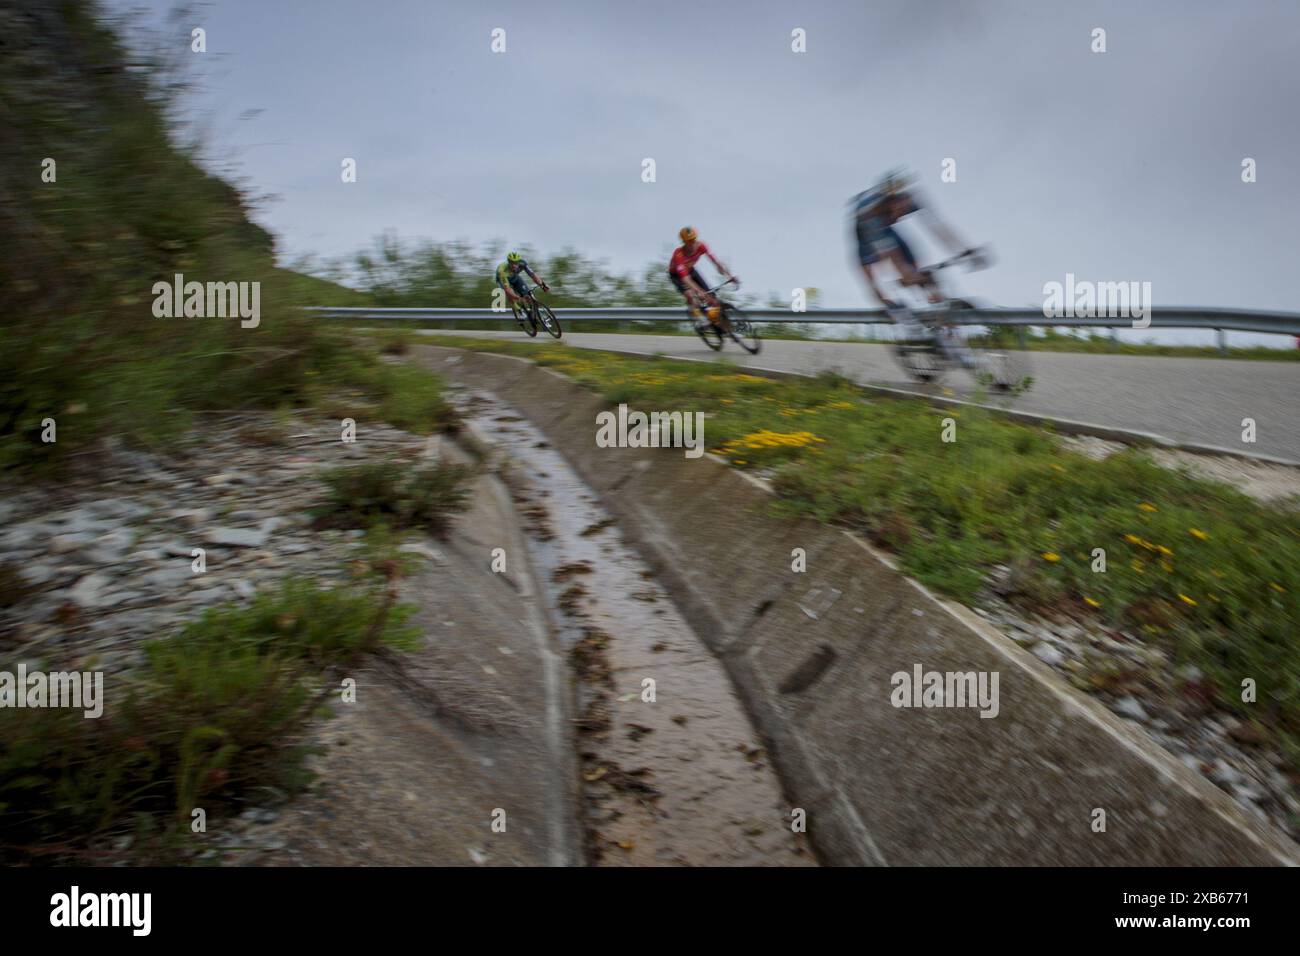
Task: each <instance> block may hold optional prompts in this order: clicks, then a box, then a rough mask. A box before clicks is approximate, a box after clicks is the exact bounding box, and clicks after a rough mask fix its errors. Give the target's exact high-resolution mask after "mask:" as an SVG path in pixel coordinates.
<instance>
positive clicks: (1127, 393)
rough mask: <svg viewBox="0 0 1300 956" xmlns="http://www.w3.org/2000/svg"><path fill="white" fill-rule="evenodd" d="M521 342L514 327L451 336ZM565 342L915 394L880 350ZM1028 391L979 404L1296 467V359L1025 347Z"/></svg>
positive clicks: (636, 339)
mask: <svg viewBox="0 0 1300 956" xmlns="http://www.w3.org/2000/svg"><path fill="white" fill-rule="evenodd" d="M453 334H457V335H474V336H484V337H489V338H496V337H504V338H509V339H515V340H520V341H527V340H526V339H525V338H524V337H523V336H522V335H520V334H519V333H518V332H513V331H511V332H456V333H453ZM561 341H562V342H564V343H566V344H568V345H569V346H572V347H577V348H590V349H619V350H622V351H636V352H645V353H647V354H654V353H660V354H663V355H666V356H670V357H672V358H683V359H705V360H708V359H717V358H718V357H719V356H721V357H723V358H726V359H727V360H729V361H731V362H735V363H736V364H738V365H749V366H758V367H762V368H769V369H777V370H780V371H792V372H818V371H822V370H825V369H831V370H834V371H837V372H839V373H841V374H843V375H845V376H847V377H849V378H851V379H853V380H854V381H857V382H861V383H864V384H872V385H887V386H890V387H892V388H899V389H906V390H908V391H915V392H918V393H924V389H922V388H919V387H918V386H916V385H915V384H914V383H912V382H910V381H909V380H908V379H907V378H906V377H905V376H904V375H903V373H902V371H901V370H900V369H899V368H898V366H897V365H895V364H894V360H893V357H892V356H891V354H890V351H889V348H888V346H884V345H863V344H856V343H845V342H802V341H790V340H780V339H773V340H770V341H765V342H764V343H763V351H762V352H761V353H759V354H758V355H756V356H750V355H747V354H746V353H745V352H743V351H742V350H741V349H740V348H738V347H736V346H735V345H733V344H732V343H730V342H729V343H727V345H726V346H724V348H723V350H722V352H721V353H717V354H715V353H713V352H710V351H709V350H708V349H707V348H705V347H704V344H703V343H702V342H700V341H699V340H698V339H696V338H693V337H692V338H688V337H687V336H672V335H613V334H607V333H578V334H569V333H567V332H566V333H565V335H564V338H563V339H562V340H561ZM1026 354H1027V355H1028V357H1029V360H1030V362H1031V366H1032V367H1031V372H1032V374H1033V376H1034V386H1033V388H1032V389H1031V390H1030V391H1029V392H1027V393H1025V394H1024V395H1021V396H1018V397H1016V398H1014V399H1007V398H1005V397H1001V396H994V397H992V398H991V399H990V401H989V404H997V405H1002V404H1005V405H1008V406H1009V407H1012V408H1016V409H1020V410H1022V411H1026V412H1032V413H1034V414H1036V415H1047V416H1050V417H1053V418H1065V419H1072V420H1074V421H1081V422H1089V423H1092V424H1096V425H1103V426H1106V427H1109V428H1120V429H1124V430H1127V431H1140V432H1150V433H1154V434H1156V435H1161V436H1163V437H1165V438H1169V439H1172V440H1174V441H1177V442H1187V443H1192V444H1197V445H1209V446H1214V447H1217V448H1224V449H1233V450H1236V451H1239V452H1246V453H1250V454H1256V455H1265V456H1270V457H1274V458H1282V459H1286V460H1288V461H1291V462H1297V463H1300V362H1256V361H1237V360H1233V359H1199V358H1157V357H1151V358H1148V357H1145V356H1134V355H1081V354H1075V353H1064V352H1029V353H1026ZM943 386H944V391H943V392H942V394H945V395H948V394H951V395H953V396H955V397H957V398H964V399H970V398H972V397H973V396H972V392H973V391H974V390H975V385H974V382H972V381H971V379H970V377H969V376H967V375H966V374H965V373H964V372H961V371H951V372H949V373H948V375H947V376H946V378H945V379H944V382H943ZM1245 418H1252V419H1254V421H1255V441H1254V443H1247V442H1244V441H1243V440H1242V432H1243V426H1242V420H1243V419H1245Z"/></svg>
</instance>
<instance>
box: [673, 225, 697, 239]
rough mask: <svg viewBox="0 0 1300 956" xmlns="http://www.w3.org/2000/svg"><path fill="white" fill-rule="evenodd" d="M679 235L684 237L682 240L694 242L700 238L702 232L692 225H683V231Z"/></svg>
mask: <svg viewBox="0 0 1300 956" xmlns="http://www.w3.org/2000/svg"><path fill="white" fill-rule="evenodd" d="M677 235H679V236H681V237H682V242H694V241H695V240H696V239H698V238H700V234H699V233H698V232H696V231H695V230H694V229H692V228H691V227H690V226H683V227H682V231H681V232H679V233H678V234H677Z"/></svg>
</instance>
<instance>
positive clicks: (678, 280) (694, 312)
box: [668, 269, 703, 320]
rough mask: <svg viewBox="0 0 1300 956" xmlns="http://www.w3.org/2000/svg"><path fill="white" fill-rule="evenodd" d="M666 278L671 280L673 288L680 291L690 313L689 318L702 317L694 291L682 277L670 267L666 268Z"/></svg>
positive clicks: (697, 318)
mask: <svg viewBox="0 0 1300 956" xmlns="http://www.w3.org/2000/svg"><path fill="white" fill-rule="evenodd" d="M668 278H669V279H670V280H671V281H672V284H673V288H675V289H676V290H677V291H678V292H680V293H681V294H682V298H683V299H685V300H686V310H687V312H689V313H690V315H691V318H693V319H696V320H699V319H701V318H703V313H702V312H701V310H700V307H699V304H698V303H696V301H695V293H694V291H693V290H692V289H691V288H690V287H689V286H688V285H687V284H686V283H685V282H683V281H682V277H681V276H679V275H678V274H677V273H676V272H673V271H672V270H671V269H670V270H668Z"/></svg>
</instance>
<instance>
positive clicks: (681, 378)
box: [438, 339, 1300, 767]
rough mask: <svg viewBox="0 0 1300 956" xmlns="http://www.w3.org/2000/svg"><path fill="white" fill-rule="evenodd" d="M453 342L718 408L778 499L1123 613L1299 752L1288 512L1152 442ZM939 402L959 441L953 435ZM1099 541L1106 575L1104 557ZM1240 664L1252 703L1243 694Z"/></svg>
mask: <svg viewBox="0 0 1300 956" xmlns="http://www.w3.org/2000/svg"><path fill="white" fill-rule="evenodd" d="M438 341H441V342H447V341H448V340H447V339H439V340H438ZM450 344H456V345H459V346H463V347H467V348H472V349H478V350H484V351H493V352H506V353H509V354H514V355H522V356H527V357H530V358H533V359H534V360H536V361H537V362H539V363H540V364H543V365H546V366H548V367H550V368H553V369H555V370H556V371H559V372H562V373H564V374H567V375H569V376H571V377H573V378H575V379H576V380H578V381H580V382H582V383H584V384H586V385H589V386H590V387H592V388H593V389H595V390H597V391H598V392H600V394H601V395H603V396H604V397H605V398H606V399H607V400H608V401H609V402H610V403H611V404H616V403H618V402H627V403H628V404H629V405H633V406H636V407H641V408H645V409H682V410H702V411H705V412H708V413H709V418H708V419H707V426H706V435H707V440H708V445H709V448H710V450H711V451H714V452H716V453H717V454H720V455H722V456H724V457H726V458H727V460H728V461H730V462H731V464H732V465H733V466H734V467H737V468H742V469H753V470H757V471H760V472H762V473H763V474H764V475H766V476H767V477H769V478H770V479H771V480H772V482H773V485H774V488H775V490H776V493H777V495H778V502H777V505H776V506H777V507H778V508H779V509H780V510H782V511H784V512H786V513H790V514H800V515H807V516H810V517H813V518H816V519H818V520H821V521H824V522H829V523H834V524H839V525H844V526H847V527H851V528H854V529H856V530H858V531H860V532H861V533H863V534H864V535H865V536H867V537H868V538H870V539H871V540H872V541H874V542H875V543H877V544H879V545H881V546H883V547H885V548H887V549H889V550H890V551H892V552H894V553H895V554H897V555H898V557H899V560H900V562H901V563H902V566H903V567H904V568H905V569H906V570H907V572H908V573H910V574H912V575H914V576H915V577H916V578H918V579H919V580H921V581H923V582H924V583H925V584H927V585H928V586H930V587H932V588H934V589H935V590H936V591H938V592H940V593H942V594H945V595H948V596H950V597H954V598H957V599H959V600H963V601H967V602H972V603H975V602H977V599H978V595H979V592H980V589H981V587H982V586H983V584H984V581H985V580H986V578H987V576H988V573H989V571H990V570H991V569H992V568H993V566H994V565H1005V566H1009V567H1010V568H1011V569H1012V581H1013V583H1014V588H1015V595H1014V597H1015V599H1016V600H1017V601H1019V602H1020V603H1022V604H1024V605H1025V606H1027V607H1030V608H1033V609H1051V610H1064V611H1067V612H1068V613H1070V614H1072V615H1076V616H1090V617H1093V618H1096V619H1099V620H1100V621H1102V622H1104V623H1106V624H1108V625H1112V626H1115V627H1123V628H1125V629H1129V630H1131V631H1133V632H1135V633H1137V634H1139V635H1141V636H1142V637H1143V638H1144V639H1146V640H1148V641H1151V642H1158V643H1160V644H1161V645H1163V646H1165V647H1168V648H1169V649H1171V650H1172V652H1173V656H1174V657H1175V659H1176V660H1177V661H1179V662H1186V663H1190V664H1194V665H1195V666H1197V667H1199V668H1200V669H1201V670H1202V671H1203V672H1204V673H1205V674H1206V679H1207V681H1208V683H1209V685H1210V687H1211V689H1212V692H1213V693H1214V694H1215V695H1216V696H1217V699H1218V701H1219V703H1220V704H1221V705H1222V706H1224V707H1226V708H1229V709H1231V710H1234V711H1236V712H1238V713H1240V714H1241V715H1243V716H1244V717H1247V718H1250V719H1254V720H1257V721H1259V722H1261V723H1263V724H1265V725H1266V726H1267V727H1268V728H1270V729H1271V730H1272V731H1273V732H1274V733H1275V734H1276V735H1277V739H1278V740H1279V742H1280V743H1281V745H1282V746H1283V747H1284V748H1286V749H1287V751H1288V753H1289V755H1290V759H1291V761H1292V764H1293V766H1297V767H1300V642H1297V641H1296V640H1295V627H1296V622H1297V621H1300V602H1298V596H1300V515H1298V514H1297V513H1296V512H1295V511H1294V510H1291V509H1286V508H1279V507H1272V506H1269V505H1267V504H1262V503H1260V502H1257V501H1255V500H1253V499H1251V498H1248V497H1246V496H1245V495H1243V494H1241V493H1240V492H1238V491H1237V490H1235V489H1234V488H1232V487H1229V486H1228V485H1225V484H1221V483H1218V482H1213V481H1209V480H1205V479H1201V478H1197V477H1193V476H1192V475H1190V474H1188V473H1186V472H1182V471H1173V470H1170V469H1167V468H1163V467H1160V466H1159V465H1157V464H1156V463H1155V462H1153V461H1152V460H1151V458H1150V457H1149V456H1148V455H1146V454H1145V453H1143V452H1142V451H1140V450H1136V449H1130V450H1127V451H1124V452H1122V453H1120V454H1116V455H1113V456H1111V457H1110V458H1107V459H1105V460H1102V461H1096V460H1093V459H1090V458H1087V457H1085V456H1083V455H1079V454H1075V453H1072V452H1069V451H1066V450H1063V449H1062V448H1061V447H1060V445H1059V444H1058V443H1057V441H1056V440H1055V438H1054V436H1053V435H1052V434H1051V432H1049V431H1047V430H1045V429H1042V428H1035V427H1030V426H1025V425H1019V424H1016V423H1013V422H1009V421H1007V420H1006V419H1004V418H1000V417H999V416H997V415H996V414H995V413H993V412H990V411H986V410H983V409H978V408H963V409H948V408H944V409H939V408H935V407H932V406H930V405H928V404H926V403H925V402H923V401H919V400H918V401H911V400H899V399H877V398H873V397H871V396H870V395H869V393H867V392H865V391H864V390H862V389H860V388H858V387H857V386H856V385H854V384H853V383H852V382H849V381H848V380H846V379H844V378H841V377H839V376H835V375H823V376H821V377H818V378H815V379H814V378H810V379H799V378H791V379H782V380H772V379H767V378H760V377H757V376H753V375H749V374H746V373H744V372H743V371H741V370H738V369H736V368H734V367H730V368H729V367H727V366H725V365H716V364H701V363H694V362H676V361H669V360H664V359H658V360H641V359H636V358H632V357H627V356H619V355H612V354H609V353H602V352H595V351H590V350H586V349H583V350H577V349H571V348H564V347H562V346H554V345H543V346H531V345H524V344H519V343H504V342H484V341H482V340H478V339H453V340H451V343H450ZM945 418H952V419H953V420H954V421H955V422H956V429H957V431H956V437H957V440H956V441H954V442H944V441H943V440H942V430H943V420H944V419H945ZM1096 549H1102V550H1104V552H1105V559H1106V570H1105V572H1104V573H1099V572H1096V571H1094V570H1093V563H1094V561H1095V560H1096V555H1095V553H1094V552H1095V550H1096ZM1247 679H1250V680H1253V681H1255V682H1256V684H1257V686H1258V702H1257V703H1254V704H1247V703H1243V702H1242V700H1241V696H1242V693H1241V688H1242V681H1243V680H1247ZM1196 692H1197V693H1200V692H1201V690H1200V689H1198V690H1196Z"/></svg>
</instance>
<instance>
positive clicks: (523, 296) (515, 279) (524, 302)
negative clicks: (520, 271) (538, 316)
mask: <svg viewBox="0 0 1300 956" xmlns="http://www.w3.org/2000/svg"><path fill="white" fill-rule="evenodd" d="M510 288H511V289H513V290H514V292H515V295H517V296H519V300H518V301H516V303H515V304H516V305H517V306H518V307H519V311H521V312H523V313H524V315H532V313H533V305H532V302H531V301H530V300H529V298H528V283H527V282H525V281H524V280H523V279H522V278H521V277H519V276H517V275H513V276H511V277H510Z"/></svg>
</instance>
